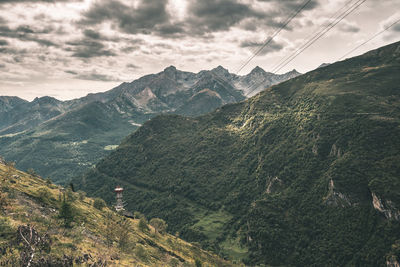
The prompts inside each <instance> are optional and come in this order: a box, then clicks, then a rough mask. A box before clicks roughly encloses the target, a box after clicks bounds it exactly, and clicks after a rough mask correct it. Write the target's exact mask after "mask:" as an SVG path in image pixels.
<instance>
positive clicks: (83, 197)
mask: <svg viewBox="0 0 400 267" xmlns="http://www.w3.org/2000/svg"><path fill="white" fill-rule="evenodd" d="M85 197H86V192H84V191H82V190H79V191H78V198H79V200H80V201H84V200H85Z"/></svg>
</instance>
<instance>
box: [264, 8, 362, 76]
mask: <svg viewBox="0 0 400 267" xmlns="http://www.w3.org/2000/svg"><path fill="white" fill-rule="evenodd" d="M353 1H354V0H349V1H347V2H346V4H345V5H344V6H342V7H341V8H340V9H338V10H337V11H336V12H335V13H334V14H333V15H332V16H330V17H329V19H328V20H327V22H326V23H324V24H322V25H321V27H320V28H317V29H316V30H315V31H313V32H312V33H311V34H309V35H308V36H307V38H305V39H304V40H310V39H311V38H312V37H313V36H314V35H316V34H317V32H320V31H321V29H322V28H326V27H328V25H329V24H330V23H331V21H332V20H333V19H334V18H336V17H337V16H339V14H340V12H341V11H342V10H343V9H345V8H346V7H347V6H349V4H350V3H351V2H353ZM356 1H358V0H356ZM303 45H304V44H303ZM297 51H298V50H297ZM290 56H291V55H289V56H287V57H285V58H284V59H279V60H277V61H276V62H275V63H274V64H272V66H275V67H274V68H276V66H277V65H279V64H281V63H282V61H284V60H286V59H288V58H289V57H290ZM274 68H273V69H274Z"/></svg>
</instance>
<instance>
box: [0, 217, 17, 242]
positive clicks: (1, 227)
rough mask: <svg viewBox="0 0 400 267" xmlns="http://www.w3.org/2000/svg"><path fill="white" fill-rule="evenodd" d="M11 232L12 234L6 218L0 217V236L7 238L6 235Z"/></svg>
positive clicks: (12, 232)
mask: <svg viewBox="0 0 400 267" xmlns="http://www.w3.org/2000/svg"><path fill="white" fill-rule="evenodd" d="M12 234H14V231H13V229H12V227H11V225H10V222H9V221H8V219H7V218H1V217H0V238H5V239H7V237H8V236H9V235H12Z"/></svg>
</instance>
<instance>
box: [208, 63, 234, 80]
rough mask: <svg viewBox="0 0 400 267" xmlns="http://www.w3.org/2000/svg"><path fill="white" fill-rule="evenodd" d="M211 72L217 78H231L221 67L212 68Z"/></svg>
mask: <svg viewBox="0 0 400 267" xmlns="http://www.w3.org/2000/svg"><path fill="white" fill-rule="evenodd" d="M211 72H212V73H214V74H217V75H218V76H221V77H225V78H229V77H230V76H231V74H230V73H229V71H228V70H227V69H225V68H224V67H222V66H221V65H219V66H218V67H216V68H213V69H212V70H211Z"/></svg>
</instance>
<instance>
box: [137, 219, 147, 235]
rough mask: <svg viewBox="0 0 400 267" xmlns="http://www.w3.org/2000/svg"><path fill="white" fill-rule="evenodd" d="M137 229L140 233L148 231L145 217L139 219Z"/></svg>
mask: <svg viewBox="0 0 400 267" xmlns="http://www.w3.org/2000/svg"><path fill="white" fill-rule="evenodd" d="M139 229H140V231H142V232H144V231H148V230H149V227H148V226H147V220H146V218H145V217H142V218H140V220H139Z"/></svg>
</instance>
